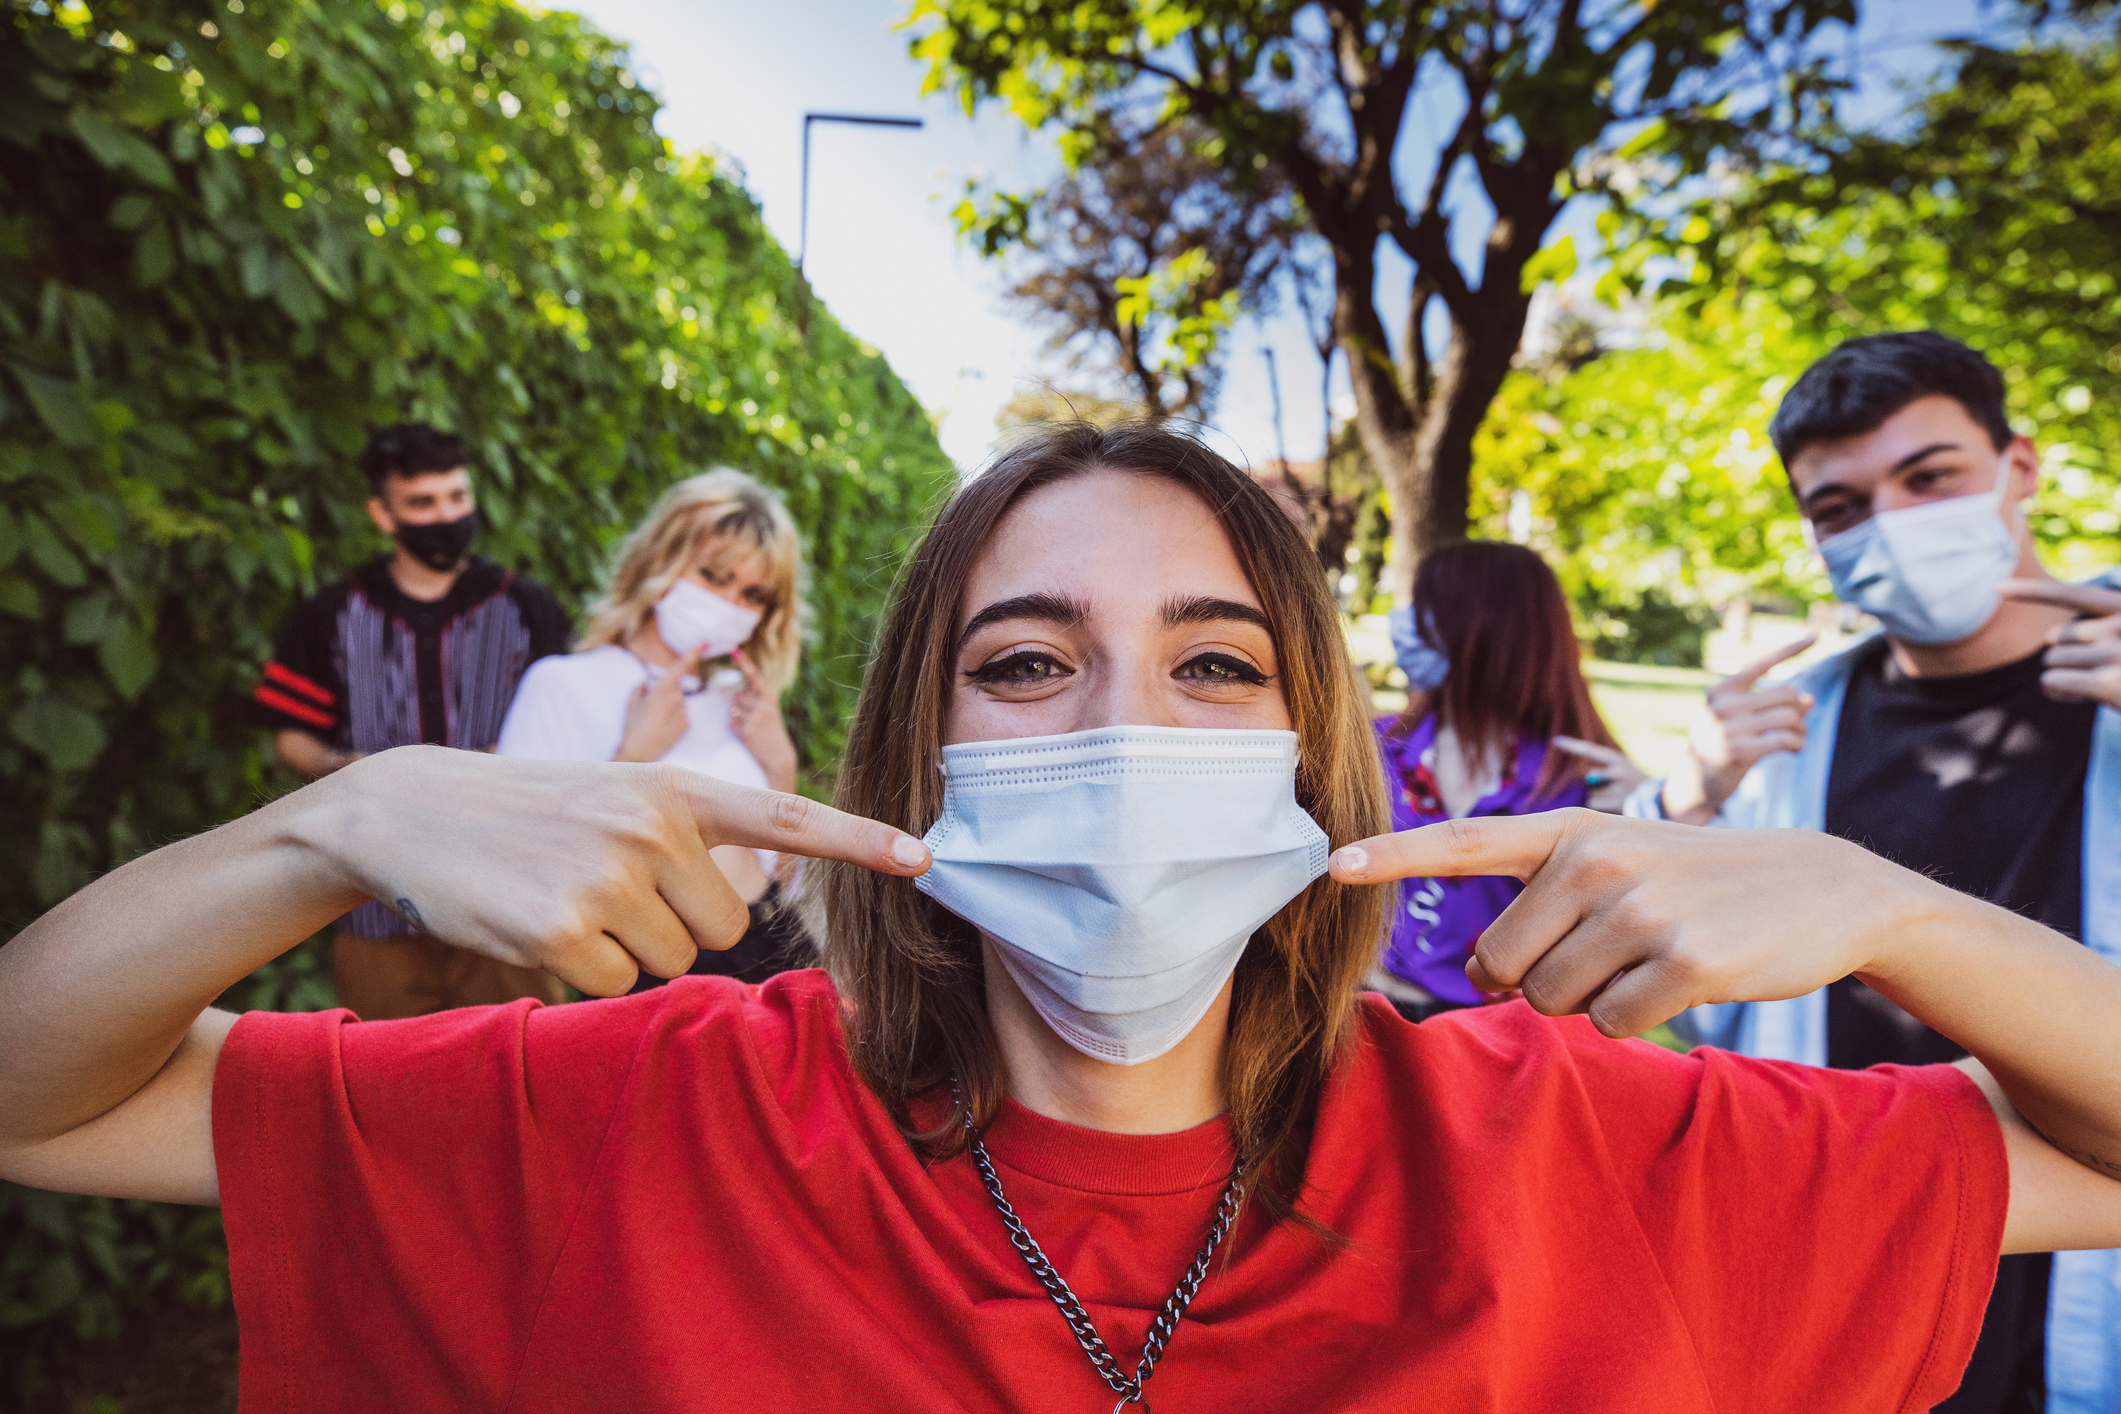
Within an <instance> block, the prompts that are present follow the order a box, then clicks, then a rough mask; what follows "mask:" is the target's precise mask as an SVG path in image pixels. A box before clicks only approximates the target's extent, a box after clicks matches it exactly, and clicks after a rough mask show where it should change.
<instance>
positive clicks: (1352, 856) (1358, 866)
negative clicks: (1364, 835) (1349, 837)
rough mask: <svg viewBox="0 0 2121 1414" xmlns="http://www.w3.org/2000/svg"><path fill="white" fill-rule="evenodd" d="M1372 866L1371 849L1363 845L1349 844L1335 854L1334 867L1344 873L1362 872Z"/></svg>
mask: <svg viewBox="0 0 2121 1414" xmlns="http://www.w3.org/2000/svg"><path fill="white" fill-rule="evenodd" d="M1369 867H1370V851H1368V850H1366V849H1364V848H1363V847H1362V846H1361V845H1354V844H1351V845H1349V846H1348V847H1347V848H1346V849H1344V850H1342V851H1340V853H1338V854H1336V855H1334V856H1333V868H1334V869H1335V870H1336V871H1337V872H1339V873H1342V874H1361V873H1362V872H1364V871H1365V870H1367V869H1368V868H1369Z"/></svg>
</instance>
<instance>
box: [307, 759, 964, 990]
mask: <svg viewBox="0 0 2121 1414" xmlns="http://www.w3.org/2000/svg"><path fill="white" fill-rule="evenodd" d="M332 780H333V782H334V783H335V784H339V785H341V786H342V787H343V789H344V791H345V794H346V799H345V801H344V803H343V805H342V807H341V811H340V813H339V815H338V817H337V822H336V823H329V820H330V817H325V819H324V820H320V822H319V823H317V824H315V825H312V826H311V828H310V833H311V834H312V835H313V836H315V837H316V838H317V842H318V844H319V846H320V847H322V848H323V849H325V850H326V852H327V853H328V854H329V856H330V857H331V858H332V860H333V861H334V862H335V864H336V866H337V869H338V872H339V873H340V874H341V875H342V876H343V877H344V878H345V880H346V882H347V883H348V884H349V885H351V886H352V887H353V888H354V889H356V890H358V891H359V892H361V893H362V894H365V895H366V896H368V897H370V898H374V899H379V900H382V901H383V902H385V903H387V904H389V905H390V906H391V907H393V908H395V909H396V910H397V911H398V912H399V913H400V914H402V915H403V916H404V917H405V918H406V920H407V921H408V922H411V923H414V924H416V925H417V926H418V927H419V928H420V929H421V930H422V931H423V932H425V933H427V934H429V935H431V936H433V937H436V938H440V939H441V940H442V941H444V942H447V943H451V944H454V945H455V946H457V947H461V948H465V949H467V950H469V951H472V952H477V953H482V954H485V955H486V956H488V957H494V958H498V959H500V960H501V961H503V962H509V963H513V964H515V965H517V966H521V967H542V968H544V969H545V970H546V971H548V972H551V973H553V974H554V975H555V976H558V977H560V978H562V979H563V980H565V981H566V982H568V983H570V984H572V985H573V986H575V987H578V988H580V989H581V990H582V991H584V992H587V993H589V994H590V995H592V996H617V995H619V994H621V993H623V992H625V991H626V990H627V989H628V988H629V987H631V986H632V985H633V984H634V982H635V980H636V979H637V978H638V976H639V974H640V973H641V972H643V971H646V972H651V973H654V974H655V975H656V976H658V977H676V976H679V975H681V974H683V973H684V972H685V971H686V970H687V969H688V968H690V967H691V966H692V963H693V959H694V958H695V957H696V956H697V953H698V950H699V949H701V948H707V949H710V950H719V949H722V948H726V947H729V946H731V945H732V944H734V943H735V942H736V941H737V939H738V938H740V937H742V936H743V932H744V929H745V927H746V926H747V924H748V922H749V915H748V914H747V912H746V910H745V906H744V901H743V899H742V898H740V897H739V896H738V895H737V893H736V891H735V890H734V889H732V888H731V887H730V886H729V883H728V881H727V880H726V879H725V878H724V877H723V874H722V871H721V870H719V869H717V868H716V867H715V866H714V863H713V861H712V859H710V857H709V851H710V850H712V849H714V848H715V847H717V846H720V845H738V846H745V847H748V848H751V849H766V850H774V851H777V852H783V853H788V854H796V855H804V856H810V857H814V858H832V859H843V860H846V861H848V862H849V863H853V864H859V865H862V866H863V867H865V868H869V869H876V870H881V871H883V872H885V873H890V874H900V875H907V874H918V873H920V872H922V871H923V870H924V869H925V868H926V867H927V865H928V850H927V847H926V846H925V845H923V844H922V843H921V842H920V841H919V840H917V839H915V838H913V837H912V836H911V835H908V834H904V833H902V832H901V831H898V830H895V829H893V828H891V827H890V826H888V825H883V824H879V823H878V822H876V821H873V820H863V819H859V818H857V817H855V816H852V815H846V814H842V813H841V812H839V811H837V810H834V809H832V808H831V807H830V806H826V805H821V804H819V803H817V802H816V801H812V800H806V799H804V798H803V797H801V796H796V795H783V794H778V793H776V792H773V791H764V790H755V789H751V788H749V787H745V786H737V785H731V784H729V783H728V782H726V781H718V780H715V779H713V778H711V777H708V776H704V775H701V774H699V773H697V772H693V771H687V770H684V769H682V768H680V767H675V766H660V765H658V766H634V765H619V764H614V763H584V762H558V761H554V762H531V761H518V760H501V759H498V758H495V757H491V756H486V755H482V754H479V753H475V752H467V751H449V750H446V749H435V748H427V747H410V748H400V749H399V750H397V751H390V752H385V753H382V754H381V755H378V756H374V757H371V758H369V759H368V760H366V761H363V762H361V763H359V764H358V765H356V766H354V767H351V768H349V769H348V770H346V771H344V772H341V773H340V774H339V775H338V776H335V777H333V778H332Z"/></svg>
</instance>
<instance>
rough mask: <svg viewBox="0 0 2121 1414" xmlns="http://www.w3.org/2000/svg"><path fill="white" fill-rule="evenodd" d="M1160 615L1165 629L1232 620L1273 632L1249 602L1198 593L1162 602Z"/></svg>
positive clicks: (1270, 626)
mask: <svg viewBox="0 0 2121 1414" xmlns="http://www.w3.org/2000/svg"><path fill="white" fill-rule="evenodd" d="M1159 617H1161V618H1162V619H1163V621H1164V627H1165V628H1184V627H1185V626H1186V625H1188V624H1212V623H1223V622H1230V621H1235V622H1237V623H1241V624H1251V625H1253V626H1254V627H1255V628H1258V629H1260V630H1262V631H1264V632H1265V633H1268V634H1270V635H1271V634H1272V633H1273V632H1274V626H1273V625H1272V624H1270V623H1268V622H1267V616H1266V615H1265V614H1263V613H1261V612H1260V611H1259V610H1257V609H1255V608H1253V607H1252V606H1251V605H1250V604H1240V603H1238V602H1237V601H1236V600H1235V599H1211V598H1208V597H1207V596H1205V595H1200V594H1189V595H1187V596H1185V597H1184V598H1180V599H1168V600H1166V601H1164V608H1163V613H1162V614H1161V615H1159Z"/></svg>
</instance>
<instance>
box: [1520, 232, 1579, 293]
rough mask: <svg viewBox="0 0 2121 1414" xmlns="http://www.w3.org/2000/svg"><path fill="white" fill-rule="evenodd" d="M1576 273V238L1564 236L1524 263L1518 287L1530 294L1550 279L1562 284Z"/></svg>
mask: <svg viewBox="0 0 2121 1414" xmlns="http://www.w3.org/2000/svg"><path fill="white" fill-rule="evenodd" d="M1575 273H1576V238H1575V237H1574V236H1563V237H1562V238H1561V239H1560V240H1558V241H1556V242H1554V244H1552V245H1550V246H1547V247H1546V248H1544V249H1543V250H1540V251H1538V252H1536V253H1534V254H1533V256H1532V258H1531V259H1530V260H1527V261H1526V262H1525V263H1524V270H1523V272H1522V273H1521V274H1520V275H1519V276H1518V277H1517V284H1518V288H1519V289H1521V290H1523V291H1524V293H1526V294H1530V293H1532V291H1534V290H1536V289H1538V288H1539V287H1540V286H1541V285H1542V284H1544V283H1545V282H1546V281H1548V280H1552V281H1553V282H1554V283H1555V284H1557V285H1558V284H1560V283H1561V282H1562V281H1564V280H1566V279H1568V278H1569V276H1571V275H1573V274H1575Z"/></svg>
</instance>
